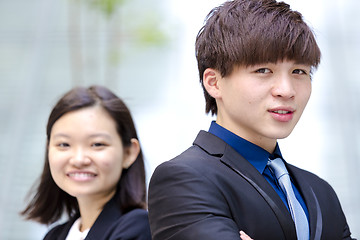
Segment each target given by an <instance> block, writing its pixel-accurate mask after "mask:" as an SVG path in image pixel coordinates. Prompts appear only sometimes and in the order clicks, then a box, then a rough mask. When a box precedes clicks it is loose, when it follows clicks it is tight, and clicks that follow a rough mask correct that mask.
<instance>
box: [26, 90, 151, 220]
mask: <svg viewBox="0 0 360 240" xmlns="http://www.w3.org/2000/svg"><path fill="white" fill-rule="evenodd" d="M95 105H99V106H101V107H103V108H104V109H105V110H106V111H107V112H108V113H109V114H110V116H111V117H112V118H113V119H114V120H115V122H116V125H117V126H116V127H117V131H118V134H119V136H120V137H121V140H122V144H123V146H124V148H126V147H128V146H130V145H131V139H132V138H135V139H138V136H137V134H136V129H135V125H134V122H133V120H132V117H131V114H130V111H129V109H128V108H127V107H126V105H125V103H124V102H123V101H122V100H121V99H120V98H119V97H117V96H116V95H115V94H114V93H112V92H111V91H110V90H108V89H107V88H105V87H101V86H91V87H89V88H84V87H78V88H74V89H72V90H71V91H69V92H67V93H66V94H65V95H64V96H63V97H62V98H61V99H60V100H59V101H58V102H57V104H56V105H55V107H54V108H53V110H52V112H51V114H50V116H49V119H48V124H47V128H46V135H47V144H46V145H47V146H46V154H45V164H44V169H43V172H42V174H41V176H40V179H39V182H38V185H37V189H36V191H35V193H34V196H33V198H32V200H31V201H30V203H29V204H28V206H27V207H26V208H25V210H23V211H22V212H21V214H22V215H24V216H26V218H27V219H32V220H35V221H38V222H40V223H43V224H51V223H54V222H56V221H57V220H59V219H60V218H61V217H62V215H63V213H67V214H68V216H69V217H70V216H73V215H74V214H78V213H79V207H78V203H77V201H76V198H75V197H73V196H71V195H69V194H68V193H66V192H65V191H63V190H62V189H60V188H59V187H58V186H57V185H56V184H55V182H54V179H53V178H52V176H51V173H50V167H49V159H48V144H49V140H50V135H51V130H52V127H53V125H54V123H55V122H56V121H57V120H58V119H59V118H61V116H63V115H64V114H66V113H68V112H72V111H76V110H78V109H81V108H86V107H91V106H95ZM114 198H115V201H116V202H117V203H118V205H119V208H120V209H121V211H122V212H124V213H125V212H127V211H130V210H132V209H135V208H144V209H145V208H146V185H145V169H144V160H143V155H142V152H141V150H140V153H139V155H138V157H137V159H136V160H135V162H134V163H133V164H132V165H131V166H130V167H129V168H128V169H123V172H122V174H121V177H120V180H119V182H118V184H117V189H116V193H115V196H114Z"/></svg>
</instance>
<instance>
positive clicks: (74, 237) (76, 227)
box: [65, 218, 90, 240]
mask: <svg viewBox="0 0 360 240" xmlns="http://www.w3.org/2000/svg"><path fill="white" fill-rule="evenodd" d="M80 224H81V218H78V219H77V220H76V221H75V222H74V224H73V225H72V226H71V228H70V231H69V233H68V235H67V236H66V239H65V240H84V239H85V238H86V236H87V234H88V233H89V231H90V228H89V229H86V230H85V231H83V232H80Z"/></svg>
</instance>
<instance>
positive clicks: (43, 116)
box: [0, 0, 360, 240]
mask: <svg viewBox="0 0 360 240" xmlns="http://www.w3.org/2000/svg"><path fill="white" fill-rule="evenodd" d="M222 2H223V1H222V0H192V1H190V0H146V1H145V0H53V1H47V0H32V1H28V0H0V136H1V139H2V141H3V143H2V144H0V164H1V165H0V239H1V240H11V239H14V240H15V239H16V240H17V239H27V240H31V239H41V238H42V237H43V235H44V234H45V232H46V231H47V227H46V226H42V225H39V224H37V223H34V222H29V221H24V220H23V219H22V218H21V217H20V216H19V215H18V212H19V211H21V210H22V209H23V208H24V207H25V203H26V202H25V200H26V194H27V193H28V192H29V190H30V188H31V186H32V185H33V184H34V182H35V181H36V179H37V178H38V176H39V175H40V173H41V170H42V167H43V161H44V159H43V157H44V152H45V139H46V137H45V125H46V122H47V117H48V115H49V113H50V110H51V108H52V107H53V105H54V104H55V103H56V101H57V100H58V99H59V97H60V96H61V95H62V94H63V93H65V92H66V91H68V90H69V89H70V88H72V87H73V86H78V85H83V86H89V85H91V84H101V85H105V86H107V87H109V88H110V89H112V90H113V91H114V92H115V93H116V94H118V95H119V96H120V97H122V98H123V99H124V101H125V102H126V104H127V105H128V106H129V108H130V109H131V111H132V114H133V116H134V118H135V122H136V127H137V130H138V134H139V137H140V142H141V144H142V147H143V151H144V154H145V158H146V170H147V179H149V178H150V176H151V174H152V172H153V170H154V169H155V167H156V166H157V165H158V164H160V163H161V162H163V161H166V160H169V159H170V158H172V157H174V156H176V155H177V154H179V153H180V152H182V151H183V150H185V149H186V148H188V147H189V146H190V145H191V143H192V141H193V140H194V138H195V137H196V135H197V133H198V131H199V130H200V129H204V130H207V129H208V127H209V126H210V121H211V120H212V118H211V117H210V116H207V115H205V111H204V108H205V107H204V105H205V104H204V100H203V94H202V89H201V87H200V84H199V82H198V73H197V65H196V60H195V54H194V42H195V37H196V34H197V32H198V30H199V29H200V28H201V26H202V24H203V21H204V18H205V16H206V15H207V13H208V12H209V11H210V10H211V9H212V8H213V7H215V6H217V5H219V4H220V3H222ZM286 2H287V3H290V4H291V6H292V8H293V9H295V10H298V11H300V12H301V13H302V14H303V15H304V18H305V19H306V21H307V22H309V24H310V25H311V26H312V27H313V29H314V31H315V33H316V36H317V39H318V43H319V45H320V48H321V50H322V54H323V56H322V63H321V65H320V67H319V69H318V71H317V72H316V73H315V75H314V77H313V95H312V98H311V100H310V102H309V104H308V107H307V109H306V110H305V112H304V115H303V118H302V119H301V120H300V122H299V124H298V126H297V127H296V128H295V130H294V132H293V134H292V135H291V136H290V137H289V138H287V139H285V140H280V146H281V149H282V152H283V155H284V157H285V159H286V160H287V161H288V162H290V163H293V164H295V165H297V166H299V167H302V168H304V169H306V170H309V171H311V172H314V173H316V174H318V175H319V176H321V177H322V178H324V179H325V180H327V181H328V182H329V183H330V184H331V185H332V186H333V187H334V189H335V190H336V192H337V194H338V196H339V198H340V201H341V203H342V207H343V210H344V212H345V214H346V216H347V220H348V223H349V225H350V229H351V230H352V232H353V236H354V237H358V238H359V237H360V187H359V183H360V181H359V175H360V111H359V110H360V97H359V95H360V77H359V74H358V73H357V72H356V71H357V68H358V67H359V66H360V59H359V56H360V25H359V23H360V15H359V14H358V9H359V8H360V2H359V1H358V0H317V1H311V0H302V1H296V0H288V1H286Z"/></svg>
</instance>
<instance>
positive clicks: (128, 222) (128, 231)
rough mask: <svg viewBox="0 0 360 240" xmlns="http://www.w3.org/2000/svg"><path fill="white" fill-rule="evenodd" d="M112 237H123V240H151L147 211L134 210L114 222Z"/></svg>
mask: <svg viewBox="0 0 360 240" xmlns="http://www.w3.org/2000/svg"><path fill="white" fill-rule="evenodd" d="M111 235H113V236H121V239H138V240H147V239H149V240H151V233H150V225H149V218H148V212H147V210H145V209H134V210H131V211H129V212H127V213H125V214H123V215H122V216H121V217H120V218H119V219H118V220H117V221H116V222H114V225H113V233H112V234H111ZM110 239H112V238H110Z"/></svg>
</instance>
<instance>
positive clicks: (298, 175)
mask: <svg viewBox="0 0 360 240" xmlns="http://www.w3.org/2000/svg"><path fill="white" fill-rule="evenodd" d="M286 167H287V169H288V171H289V173H290V175H291V176H292V178H293V180H294V182H295V184H296V186H297V187H298V189H299V191H300V193H301V195H302V197H303V198H304V201H305V204H306V206H307V208H308V212H309V222H310V239H311V240H319V239H320V238H321V232H322V214H321V208H320V204H319V202H318V200H317V197H316V195H315V193H314V191H313V189H312V188H311V186H310V184H309V183H308V182H307V179H306V177H304V174H303V171H302V170H300V169H299V168H297V167H295V166H292V165H291V164H286Z"/></svg>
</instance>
